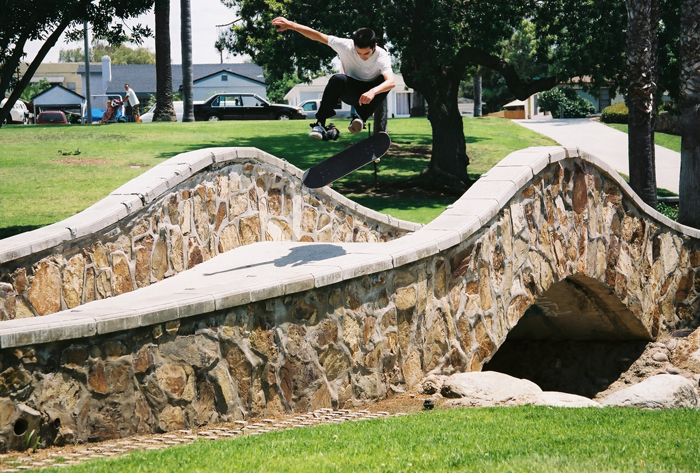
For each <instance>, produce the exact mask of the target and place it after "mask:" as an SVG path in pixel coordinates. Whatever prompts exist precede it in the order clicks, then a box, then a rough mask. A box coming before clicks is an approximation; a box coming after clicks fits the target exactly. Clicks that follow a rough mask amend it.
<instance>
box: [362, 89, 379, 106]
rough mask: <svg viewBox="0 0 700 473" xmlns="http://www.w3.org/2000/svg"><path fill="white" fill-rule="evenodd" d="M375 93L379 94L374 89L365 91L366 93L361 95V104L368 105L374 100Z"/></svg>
mask: <svg viewBox="0 0 700 473" xmlns="http://www.w3.org/2000/svg"><path fill="white" fill-rule="evenodd" d="M375 95H377V94H376V93H375V92H374V89H370V90H368V91H367V92H365V93H364V94H362V95H361V96H360V105H367V104H368V103H370V102H371V101H372V100H374V96H375Z"/></svg>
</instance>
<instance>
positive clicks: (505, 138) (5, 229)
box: [0, 118, 555, 238]
mask: <svg viewBox="0 0 700 473" xmlns="http://www.w3.org/2000/svg"><path fill="white" fill-rule="evenodd" d="M347 123H348V122H347V121H337V122H336V124H337V125H338V127H339V128H340V130H342V131H344V130H345V129H346V127H347ZM464 130H465V135H466V141H467V152H468V154H469V156H470V159H471V164H470V166H469V172H470V174H471V175H472V176H475V177H476V176H478V175H479V174H481V173H483V172H485V171H487V170H488V169H489V168H491V167H492V166H493V165H494V164H496V163H497V162H498V161H499V160H501V159H502V158H503V157H505V156H506V155H507V154H508V153H510V152H512V151H515V150H517V149H521V148H527V147H529V146H540V145H551V144H555V143H554V142H553V141H552V140H550V139H548V138H545V137H542V136H540V135H537V134H535V133H533V132H531V131H530V130H527V129H525V128H523V127H520V126H518V125H516V124H513V123H511V122H510V121H508V120H504V119H498V118H496V119H492V118H489V119H469V118H466V119H465V120H464ZM308 131H309V126H308V122H307V121H288V122H260V121H235V122H234V121H229V122H219V123H213V122H212V123H209V122H197V123H147V124H131V123H129V124H116V125H95V126H90V127H86V126H78V125H72V126H58V127H56V126H54V127H51V126H21V125H14V126H13V125H10V126H4V127H2V128H1V129H0V238H2V237H6V236H9V235H12V234H15V233H19V232H21V231H26V230H31V229H34V228H38V227H41V226H44V225H48V224H50V223H54V222H57V221H60V220H63V219H65V218H67V217H69V216H71V215H74V214H75V213H77V212H79V211H81V210H83V209H85V208H86V207H88V206H90V205H92V204H93V203H95V202H97V201H98V200H100V199H101V198H103V197H105V196H106V195H108V194H109V193H110V192H112V191H113V190H114V189H116V188H117V187H119V186H120V185H122V184H124V183H125V182H128V181H129V180H131V179H133V178H134V177H136V176H138V175H139V174H140V173H142V172H144V171H145V170H147V169H149V168H151V167H153V166H155V165H157V164H159V163H161V162H163V161H165V160H166V159H168V158H170V157H172V156H174V155H176V154H178V153H182V152H186V151H192V150H196V149H201V148H205V147H215V146H254V147H257V148H260V149H262V150H264V151H266V152H268V153H270V154H273V155H275V156H277V157H280V158H283V159H286V160H287V161H289V162H291V163H293V164H294V165H296V166H298V167H299V168H301V169H306V168H308V167H309V166H311V165H313V164H315V163H317V162H319V161H321V160H322V159H324V158H326V157H328V156H330V155H331V154H334V153H336V152H338V151H340V150H342V149H343V148H344V147H345V146H348V145H349V144H351V143H353V142H356V141H359V140H360V139H362V138H364V137H365V136H367V135H366V134H364V133H360V134H358V135H355V136H351V135H350V134H349V133H347V132H344V133H342V131H341V139H340V140H339V141H337V142H319V141H316V140H311V139H309V138H308V136H307V133H308ZM389 133H390V134H391V137H392V140H393V142H394V143H397V144H398V145H399V146H400V147H399V148H398V149H397V150H396V151H394V150H392V154H393V157H389V156H387V157H386V158H383V159H382V160H381V161H380V163H379V164H378V171H379V174H378V183H379V187H380V188H381V187H382V186H383V185H386V184H388V183H390V182H392V181H395V180H397V179H403V178H407V177H410V176H413V175H416V174H417V173H419V172H420V171H422V170H423V169H425V167H426V166H427V163H428V160H427V159H425V157H424V156H421V155H417V154H416V153H405V155H404V153H402V151H403V150H404V149H413V148H418V149H419V150H422V151H423V153H425V152H426V151H428V152H429V147H430V145H431V142H432V136H431V128H430V124H429V122H428V121H427V119H425V118H411V119H393V120H389ZM78 150H79V151H80V154H78V155H68V156H64V155H63V153H75V152H77V151H78ZM348 182H351V183H352V182H360V183H364V184H365V185H367V186H370V187H371V185H373V182H374V170H373V166H366V167H365V168H364V169H362V170H360V171H358V172H356V173H352V174H350V175H349V176H347V177H346V178H345V179H343V180H341V181H339V183H338V187H340V188H342V187H343V185H344V184H345V183H348ZM350 197H351V198H356V200H357V201H358V202H359V203H361V204H363V205H367V206H369V207H371V208H373V209H375V210H378V211H380V212H386V213H390V214H391V215H393V216H394V217H396V218H402V219H406V220H411V221H415V222H418V223H427V222H429V221H430V220H432V219H433V218H435V217H436V216H437V215H439V214H440V213H441V212H442V211H443V210H444V208H445V206H446V205H448V204H449V203H451V202H452V201H453V200H454V197H445V198H437V199H423V200H417V199H405V198H391V196H389V197H387V196H384V197H379V196H372V195H362V196H352V195H351V196H350Z"/></svg>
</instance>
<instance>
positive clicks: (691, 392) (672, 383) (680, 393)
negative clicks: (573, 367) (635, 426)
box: [600, 374, 699, 409]
mask: <svg viewBox="0 0 700 473" xmlns="http://www.w3.org/2000/svg"><path fill="white" fill-rule="evenodd" d="M600 403H601V404H602V405H603V406H618V407H641V408H644V409H671V408H683V407H691V408H697V407H698V405H699V403H698V394H697V392H695V387H694V385H693V382H692V381H690V380H688V379H686V378H684V377H682V376H674V375H671V374H659V375H657V376H652V377H651V378H647V379H645V380H644V381H642V382H641V383H639V384H635V385H634V386H631V387H629V388H627V389H624V390H622V391H618V392H616V393H613V394H611V395H610V396H608V397H606V398H604V399H603V400H602V401H600Z"/></svg>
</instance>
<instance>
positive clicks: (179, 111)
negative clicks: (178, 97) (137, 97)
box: [141, 102, 185, 123]
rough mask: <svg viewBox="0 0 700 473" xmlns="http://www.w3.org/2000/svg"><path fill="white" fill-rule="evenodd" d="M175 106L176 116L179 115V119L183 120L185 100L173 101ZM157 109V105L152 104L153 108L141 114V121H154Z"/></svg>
mask: <svg viewBox="0 0 700 473" xmlns="http://www.w3.org/2000/svg"><path fill="white" fill-rule="evenodd" d="M173 107H175V116H176V117H177V121H179V122H181V121H182V115H184V113H185V112H184V109H185V107H184V105H183V102H173ZM155 111H156V106H155V105H154V106H152V107H151V109H150V110H149V111H148V112H146V113H144V114H143V115H141V121H142V122H144V123H148V122H152V121H153V112H155Z"/></svg>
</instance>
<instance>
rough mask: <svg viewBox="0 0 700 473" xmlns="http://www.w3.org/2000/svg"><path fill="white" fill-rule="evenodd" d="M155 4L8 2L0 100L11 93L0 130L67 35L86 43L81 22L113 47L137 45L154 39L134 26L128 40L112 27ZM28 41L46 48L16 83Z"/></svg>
mask: <svg viewBox="0 0 700 473" xmlns="http://www.w3.org/2000/svg"><path fill="white" fill-rule="evenodd" d="M152 3H153V0H102V1H100V2H99V4H98V3H97V2H93V1H92V0H42V1H41V2H39V1H26V0H8V1H6V2H5V3H4V4H3V13H2V15H0V96H4V94H5V92H7V91H8V90H10V89H12V93H11V94H10V97H9V99H8V101H7V103H6V104H5V106H4V107H2V109H0V124H1V123H2V122H3V121H4V120H5V118H6V117H7V115H8V114H9V113H10V109H11V108H12V107H13V105H14V103H15V102H16V101H17V99H18V98H19V97H20V95H21V94H22V91H24V89H25V88H26V87H27V85H28V84H29V82H30V80H31V78H32V77H33V76H34V74H35V73H36V70H37V68H38V67H39V65H40V64H41V62H42V61H43V60H44V58H45V57H46V54H48V52H49V51H50V50H51V48H52V47H53V46H54V45H55V44H56V42H57V41H58V39H59V37H60V36H61V35H62V34H63V33H64V32H66V34H67V37H68V39H69V40H77V39H79V38H81V37H82V34H83V33H82V26H83V22H84V21H88V22H90V23H91V25H92V28H93V31H94V32H95V34H96V35H97V36H100V37H104V38H106V39H107V40H108V41H109V42H110V43H112V44H119V43H121V42H124V41H127V40H131V41H134V42H137V43H138V42H140V41H141V40H142V38H143V37H144V36H148V35H149V34H150V30H149V29H148V28H144V27H142V26H141V25H136V26H134V27H132V28H131V32H130V34H127V33H126V32H125V25H124V24H123V23H113V19H115V18H116V19H122V20H124V19H128V18H132V17H135V16H138V15H140V14H142V13H144V12H145V11H147V10H148V9H149V8H150V6H151V5H152ZM30 40H42V41H44V44H43V45H42V46H41V48H40V49H39V52H38V53H37V55H36V57H35V58H34V60H33V61H32V62H31V64H30V65H29V67H28V68H27V70H26V72H25V73H24V75H23V76H21V77H18V76H17V75H16V74H17V71H18V69H19V65H20V62H21V61H22V59H23V58H24V56H25V55H26V53H25V51H24V49H25V47H26V44H27V41H30Z"/></svg>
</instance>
